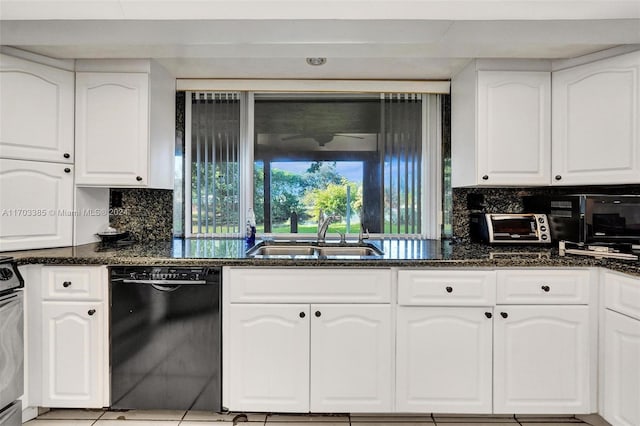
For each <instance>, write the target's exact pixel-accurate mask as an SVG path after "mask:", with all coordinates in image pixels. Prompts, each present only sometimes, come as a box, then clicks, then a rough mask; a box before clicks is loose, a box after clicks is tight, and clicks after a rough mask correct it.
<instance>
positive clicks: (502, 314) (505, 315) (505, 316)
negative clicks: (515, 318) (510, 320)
mask: <svg viewBox="0 0 640 426" xmlns="http://www.w3.org/2000/svg"><path fill="white" fill-rule="evenodd" d="M500 316H501V317H502V318H507V317H508V316H509V314H508V313H506V312H500Z"/></svg>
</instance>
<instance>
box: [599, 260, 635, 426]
mask: <svg viewBox="0 0 640 426" xmlns="http://www.w3.org/2000/svg"><path fill="white" fill-rule="evenodd" d="M603 279H604V282H603V285H604V304H603V305H602V306H603V309H602V311H601V316H600V321H604V327H601V328H600V330H601V331H602V333H603V336H602V337H601V339H600V344H601V345H602V346H603V348H602V349H601V350H600V353H601V354H602V355H603V358H604V359H603V362H601V364H600V367H601V368H602V369H603V370H604V371H603V373H602V374H601V375H600V377H601V378H602V381H603V383H602V384H601V387H600V390H601V392H602V393H603V397H602V398H601V400H600V401H601V403H602V405H603V407H601V414H602V416H603V417H604V418H605V420H607V421H608V422H609V423H611V424H612V425H615V426H632V425H633V426H637V425H640V279H639V278H638V277H637V276H632V275H627V274H620V273H616V272H610V271H606V272H604V273H603Z"/></svg>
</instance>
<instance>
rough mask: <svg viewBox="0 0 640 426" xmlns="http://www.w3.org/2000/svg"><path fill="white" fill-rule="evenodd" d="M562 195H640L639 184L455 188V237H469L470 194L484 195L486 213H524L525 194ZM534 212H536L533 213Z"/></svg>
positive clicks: (453, 224)
mask: <svg viewBox="0 0 640 426" xmlns="http://www.w3.org/2000/svg"><path fill="white" fill-rule="evenodd" d="M545 194H548V195H561V194H629V195H640V185H620V186H581V187H575V186H574V187H542V188H454V189H453V212H452V217H451V222H452V229H453V236H454V237H455V238H459V239H462V240H468V239H469V213H470V211H469V209H468V207H467V199H468V197H470V196H471V197H473V196H474V195H482V196H484V208H483V211H485V212H487V213H521V212H522V209H523V207H522V197H523V196H525V195H545ZM531 213H535V212H531Z"/></svg>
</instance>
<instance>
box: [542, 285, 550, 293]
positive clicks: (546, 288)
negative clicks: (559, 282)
mask: <svg viewBox="0 0 640 426" xmlns="http://www.w3.org/2000/svg"><path fill="white" fill-rule="evenodd" d="M542 290H544V291H545V292H549V290H551V287H549V286H548V285H543V286H542Z"/></svg>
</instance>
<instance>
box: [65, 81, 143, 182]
mask: <svg viewBox="0 0 640 426" xmlns="http://www.w3.org/2000/svg"><path fill="white" fill-rule="evenodd" d="M148 135H149V76H148V74H145V73H91V72H79V73H76V157H77V161H76V166H77V170H76V183H77V184H78V185H95V186H124V187H127V186H133V187H136V186H138V187H141V186H146V185H147V168H148V164H147V163H148V157H149V143H148V138H149V136H148Z"/></svg>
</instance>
